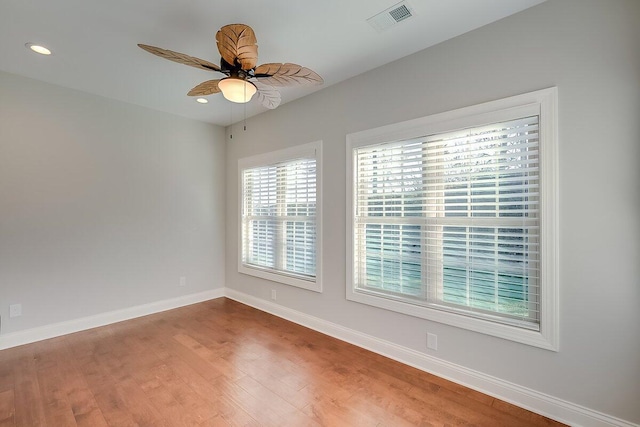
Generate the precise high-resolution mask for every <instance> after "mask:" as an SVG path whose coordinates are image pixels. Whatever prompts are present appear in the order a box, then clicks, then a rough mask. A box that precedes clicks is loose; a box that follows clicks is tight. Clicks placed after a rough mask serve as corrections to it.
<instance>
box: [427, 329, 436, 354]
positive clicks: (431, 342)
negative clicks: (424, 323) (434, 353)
mask: <svg viewBox="0 0 640 427" xmlns="http://www.w3.org/2000/svg"><path fill="white" fill-rule="evenodd" d="M427 348H430V349H431V350H437V349H438V336H437V335H436V334H432V333H429V332H427Z"/></svg>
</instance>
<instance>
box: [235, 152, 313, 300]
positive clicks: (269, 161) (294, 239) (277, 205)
mask: <svg viewBox="0 0 640 427" xmlns="http://www.w3.org/2000/svg"><path fill="white" fill-rule="evenodd" d="M320 149H321V143H319V142H317V143H311V144H305V145H302V146H299V147H294V148H290V149H285V150H281V151H277V152H274V153H268V154H265V155H260V156H254V157H250V158H245V159H240V160H239V163H238V165H239V172H240V176H239V180H240V183H241V184H240V187H241V188H240V191H241V194H240V212H241V221H240V244H239V254H238V255H239V262H238V271H239V272H241V273H245V274H250V275H253V276H257V277H262V278H264V279H269V280H274V281H277V282H282V283H286V284H289V285H293V286H298V287H301V288H305V289H309V290H314V291H318V292H320V291H321V290H322V284H321V281H320V271H321V263H320V256H319V254H320V250H319V248H320V236H321V234H320V218H321V215H320V203H319V201H320V197H319V195H320V194H321V192H320V179H319V177H320V174H319V170H320V167H321V156H320Z"/></svg>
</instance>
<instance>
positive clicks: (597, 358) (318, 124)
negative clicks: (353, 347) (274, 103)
mask: <svg viewBox="0 0 640 427" xmlns="http://www.w3.org/2000/svg"><path fill="white" fill-rule="evenodd" d="M638 22H640V2H638V1H636V0H628V1H624V0H549V1H548V2H546V3H543V4H541V5H539V6H536V7H534V8H531V9H529V10H526V11H524V12H522V13H519V14H517V15H514V16H512V17H509V18H506V19H504V20H502V21H499V22H497V23H494V24H491V25H488V26H486V27H483V28H480V29H478V30H475V31H473V32H470V33H467V34H465V35H463V36H460V37H457V38H455V39H453V40H450V41H447V42H445V43H442V44H440V45H437V46H435V47H432V48H430V49H427V50H425V51H422V52H419V53H417V54H414V55H411V56H409V57H407V58H404V59H401V60H398V61H396V62H394V63H391V64H389V65H386V66H384V67H381V68H378V69H376V70H373V71H371V72H368V73H365V74H363V75H361V76H358V77H356V78H353V79H351V80H349V81H347V82H344V83H342V84H338V85H335V86H333V87H329V88H326V89H324V90H322V91H320V92H318V93H316V94H313V95H311V96H309V97H306V98H303V99H300V100H298V101H296V102H293V103H290V104H286V105H283V106H281V107H279V108H278V109H277V110H274V111H272V112H269V113H267V114H263V115H260V116H257V117H255V118H253V119H250V120H249V121H248V128H247V130H246V131H242V130H241V128H240V126H237V127H236V128H234V129H233V139H232V140H228V141H227V164H228V168H227V230H228V231H227V251H226V276H227V286H228V287H230V288H233V289H235V290H238V291H241V292H245V293H247V294H250V295H253V296H256V297H259V298H262V299H265V300H268V299H269V295H270V290H271V289H276V290H277V295H278V301H277V302H278V304H282V305H284V306H287V307H290V308H292V309H295V310H299V311H302V312H304V313H307V314H309V315H312V316H316V317H319V318H322V319H326V320H329V321H331V322H335V323H338V324H340V325H344V326H346V327H349V328H353V329H356V330H358V331H361V332H364V333H366V334H370V335H373V336H376V337H379V338H382V339H385V340H389V341H392V342H395V343H397V344H400V345H403V346H406V347H409V348H412V349H415V350H417V351H421V352H425V353H429V354H431V355H433V356H435V357H438V358H442V359H445V360H447V361H450V362H453V363H456V364H459V365H462V366H465V367H468V368H471V369H475V370H478V371H481V372H484V373H486V374H489V375H493V376H496V377H499V378H502V379H504V380H507V381H511V382H513V383H516V384H519V385H522V386H525V387H529V388H531V389H534V390H538V391H540V392H543V393H547V394H550V395H552V396H556V397H558V398H561V399H565V400H568V401H570V402H574V403H577V404H580V405H583V406H586V407H588V408H591V409H594V410H597V411H601V412H604V413H607V414H611V415H614V416H617V417H620V418H623V419H626V420H631V421H634V422H640V406H639V405H638V399H639V398H640V380H639V379H640V309H639V308H638V307H639V306H640V285H639V284H640V279H639V277H640V220H639V218H640V216H639V212H640V187H639V185H640V168H639V167H638V161H639V160H640V142H639V135H640V25H638ZM391 31H392V30H391ZM380 37H384V33H381V34H380ZM549 86H557V87H558V90H559V123H560V131H559V133H560V149H559V151H560V180H561V181H560V203H561V204H560V215H561V216H560V233H561V235H560V245H561V248H560V269H561V272H560V294H561V301H560V316H561V324H560V328H561V336H560V340H561V341H560V352H558V353H555V352H551V351H546V350H541V349H538V348H533V347H530V346H526V345H522V344H517V343H513V342H509V341H505V340H502V339H499V338H494V337H490V336H486V335H482V334H478V333H474V332H470V331H466V330H462V329H457V328H454V327H449V326H446V325H443V324H438V323H433V322H429V321H426V320H422V319H417V318H413V317H409V316H404V315H401V314H398V313H394V312H389V311H385V310H382V309H378V308H374V307H369V306H366V305H361V304H358V303H354V302H349V301H346V299H345V226H346V225H345V212H346V206H345V185H346V184H345V179H346V178H345V135H346V134H347V133H350V132H354V131H360V130H363V129H368V128H373V127H378V126H382V125H385V124H390V123H395V122H399V121H404V120H408V119H412V118H416V117H421V116H425V115H429V114H432V113H438V112H443V111H447V110H451V109H455V108H459V107H464V106H469V105H474V104H477V103H481V102H485V101H489V100H494V99H498V98H502V97H506V96H511V95H516V94H520V93H524V92H528V91H532V90H537V89H542V88H546V87H549ZM315 140H323V141H324V147H323V150H324V171H323V172H324V188H325V193H324V224H323V226H324V236H323V237H324V247H323V250H322V255H323V257H324V265H325V269H324V271H323V274H324V293H322V294H317V293H314V292H308V291H305V290H301V289H297V288H293V287H289V286H286V285H281V284H277V283H274V282H269V281H265V280H261V279H258V278H255V277H250V276H246V275H241V274H239V273H238V272H237V248H238V245H237V241H238V234H237V229H238V209H237V206H238V202H237V197H238V196H237V194H238V180H237V170H236V168H237V160H238V158H241V157H244V156H249V155H253V154H257V153H264V152H268V151H271V150H276V149H280V148H284V147H289V146H294V145H298V144H303V143H306V142H311V141H315ZM427 331H430V332H434V333H436V334H437V335H438V338H439V339H438V343H439V349H438V351H435V352H434V351H431V350H427V349H426V339H425V335H426V332H427Z"/></svg>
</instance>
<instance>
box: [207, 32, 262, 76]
mask: <svg viewBox="0 0 640 427" xmlns="http://www.w3.org/2000/svg"><path fill="white" fill-rule="evenodd" d="M216 41H217V42H218V50H219V51H220V55H221V56H222V58H223V59H224V60H225V61H227V62H228V63H229V64H231V65H239V66H240V68H242V69H243V70H250V69H252V68H253V67H255V66H256V64H257V63H258V44H257V43H258V40H257V39H256V35H255V33H254V32H253V30H252V29H251V27H249V26H248V25H244V24H231V25H225V26H224V27H222V28H220V31H218V33H217V34H216Z"/></svg>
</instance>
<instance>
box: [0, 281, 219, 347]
mask: <svg viewBox="0 0 640 427" xmlns="http://www.w3.org/2000/svg"><path fill="white" fill-rule="evenodd" d="M223 296H224V288H219V289H213V290H211V291H205V292H200V293H197V294H190V295H184V296H180V297H177V298H171V299H167V300H162V301H156V302H152V303H149V304H143V305H138V306H135V307H128V308H124V309H122V310H115V311H109V312H107V313H100V314H96V315H94V316H88V317H82V318H80V319H74V320H69V321H66V322H60V323H54V324H52V325H46V326H41V327H38V328H33V329H27V330H25V331H20V332H13V333H9V334H6V335H0V350H4V349H7V348H11V347H17V346H19V345H23V344H29V343H32V342H36V341H41V340H46V339H49V338H55V337H59V336H60V335H66V334H71V333H74V332H79V331H84V330H86V329H92V328H97V327H98V326H105V325H109V324H111V323H116V322H122V321H123V320H129V319H134V318H136V317H142V316H146V315H149V314H154V313H159V312H161V311H167V310H171V309H174V308H178V307H183V306H185V305H190V304H195V303H198V302H202V301H207V300H210V299H215V298H220V297H223Z"/></svg>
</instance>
